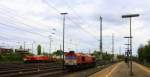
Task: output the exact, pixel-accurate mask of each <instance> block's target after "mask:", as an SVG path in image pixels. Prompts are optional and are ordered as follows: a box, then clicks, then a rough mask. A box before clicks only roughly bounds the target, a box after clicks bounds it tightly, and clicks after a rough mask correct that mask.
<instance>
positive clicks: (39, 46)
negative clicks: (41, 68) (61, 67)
mask: <svg viewBox="0 0 150 77" xmlns="http://www.w3.org/2000/svg"><path fill="white" fill-rule="evenodd" d="M37 52H38V55H41V45H38V46H37Z"/></svg>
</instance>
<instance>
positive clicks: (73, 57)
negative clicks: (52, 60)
mask: <svg viewBox="0 0 150 77" xmlns="http://www.w3.org/2000/svg"><path fill="white" fill-rule="evenodd" d="M65 59H70V60H73V59H76V56H66V58H65Z"/></svg>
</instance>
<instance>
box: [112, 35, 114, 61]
mask: <svg viewBox="0 0 150 77" xmlns="http://www.w3.org/2000/svg"><path fill="white" fill-rule="evenodd" d="M112 56H113V57H112V61H114V34H112Z"/></svg>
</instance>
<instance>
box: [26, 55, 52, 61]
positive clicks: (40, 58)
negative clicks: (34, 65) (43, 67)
mask: <svg viewBox="0 0 150 77" xmlns="http://www.w3.org/2000/svg"><path fill="white" fill-rule="evenodd" d="M52 61H54V59H53V58H52V57H49V56H43V55H35V56H29V55H27V56H25V57H24V62H52Z"/></svg>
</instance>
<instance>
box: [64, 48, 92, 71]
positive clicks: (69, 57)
mask: <svg viewBox="0 0 150 77" xmlns="http://www.w3.org/2000/svg"><path fill="white" fill-rule="evenodd" d="M91 66H95V57H93V56H91V55H86V54H82V53H74V51H70V52H68V53H66V54H65V67H66V68H67V69H76V68H85V67H91Z"/></svg>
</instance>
